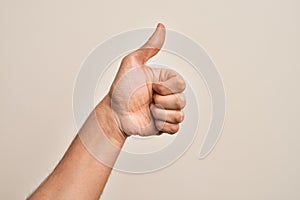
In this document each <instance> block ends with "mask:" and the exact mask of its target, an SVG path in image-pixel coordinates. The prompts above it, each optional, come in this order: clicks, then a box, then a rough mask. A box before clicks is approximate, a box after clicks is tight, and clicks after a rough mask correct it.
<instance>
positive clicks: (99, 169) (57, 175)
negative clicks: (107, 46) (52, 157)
mask: <svg viewBox="0 0 300 200" xmlns="http://www.w3.org/2000/svg"><path fill="white" fill-rule="evenodd" d="M93 113H94V114H95V118H93V117H91V116H92V115H91V116H90V117H89V119H88V120H87V121H86V122H85V125H84V126H83V128H82V129H81V130H80V133H79V135H80V136H79V135H77V136H76V137H75V139H74V141H73V142H72V144H71V145H70V147H69V149H68V150H67V152H66V153H65V155H64V157H63V158H62V160H61V161H60V163H59V164H58V166H57V167H56V168H55V170H54V171H53V172H52V173H51V175H50V176H49V177H48V178H47V179H46V180H45V181H44V182H43V183H42V184H41V186H40V187H39V188H38V189H37V190H36V191H35V192H34V193H33V194H32V195H31V197H29V199H30V200H35V199H39V200H41V199H56V200H57V199H78V200H81V199H99V197H100V195H101V193H102V191H103V189H104V186H105V183H106V181H107V179H108V177H109V175H110V173H111V169H112V168H111V167H112V166H113V164H114V162H115V160H116V159H117V156H118V154H119V151H120V149H121V147H122V146H123V144H124V142H125V137H123V136H122V135H120V132H119V131H120V130H118V128H117V126H115V122H114V121H113V118H112V113H111V110H110V108H109V99H107V98H105V99H103V101H102V102H101V103H100V104H99V105H98V106H97V107H96V108H95V110H94V111H93ZM95 119H96V120H98V121H95ZM97 122H99V125H100V126H101V127H104V128H102V130H103V132H98V131H96V130H95V129H94V127H95V126H94V125H95V123H97ZM102 133H105V134H102ZM80 138H82V139H80ZM87 138H88V139H89V140H91V141H93V142H95V143H97V144H96V145H97V146H96V147H93V146H92V147H91V146H90V145H91V144H89V143H90V142H89V141H88V140H86V139H87ZM99 140H100V141H99ZM104 141H106V142H104ZM83 142H85V143H86V144H84V143H83ZM110 142H111V144H112V146H113V148H112V146H110V145H108V144H110ZM107 143H108V144H107ZM92 145H93V144H92ZM90 147H91V148H92V149H90ZM96 150H99V151H101V152H102V153H99V152H96V153H98V154H97V155H102V156H105V157H106V158H104V159H107V160H103V162H104V163H102V162H101V161H99V160H100V159H97V158H99V157H97V155H96V156H95V155H92V154H91V153H95V152H91V151H96Z"/></svg>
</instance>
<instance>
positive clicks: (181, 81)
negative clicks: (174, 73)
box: [177, 76, 186, 91]
mask: <svg viewBox="0 0 300 200" xmlns="http://www.w3.org/2000/svg"><path fill="white" fill-rule="evenodd" d="M177 87H178V89H179V90H180V91H183V90H184V89H185V87H186V83H185V81H184V79H183V78H182V77H181V76H180V77H179V78H178V80H177Z"/></svg>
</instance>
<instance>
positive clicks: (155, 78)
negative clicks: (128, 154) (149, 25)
mask: <svg viewBox="0 0 300 200" xmlns="http://www.w3.org/2000/svg"><path fill="white" fill-rule="evenodd" d="M165 34H166V30H165V27H164V25H162V24H158V26H157V28H156V30H155V32H154V33H153V35H152V36H151V37H150V38H149V40H148V41H147V42H146V43H145V44H144V45H143V46H142V47H141V48H139V49H137V50H136V51H134V52H132V53H130V54H129V55H127V56H125V57H124V58H123V60H122V62H121V65H120V68H119V71H118V73H117V75H116V77H115V79H114V81H113V83H112V86H111V88H110V91H109V93H108V96H109V99H110V100H111V109H112V112H113V116H114V119H115V120H116V122H117V124H118V126H119V129H120V130H121V131H122V133H123V134H124V135H126V136H130V135H140V136H150V135H157V134H161V133H168V134H174V133H176V132H177V131H178V130H179V123H180V122H182V121H183V119H184V113H183V111H182V109H183V108H184V106H185V103H186V101H185V97H184V94H183V91H184V89H185V81H184V79H183V78H182V76H181V75H179V74H178V73H177V72H175V71H174V70H170V69H163V68H151V67H149V66H147V65H146V62H147V61H148V60H149V59H150V58H151V57H153V56H155V55H156V54H157V53H158V52H159V51H160V49H161V47H162V45H163V43H164V40H165Z"/></svg>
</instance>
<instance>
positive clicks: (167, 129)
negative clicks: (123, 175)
mask: <svg viewBox="0 0 300 200" xmlns="http://www.w3.org/2000/svg"><path fill="white" fill-rule="evenodd" d="M164 39H165V27H164V26H163V25H162V24H159V25H158V26H157V29H156V31H155V32H154V33H153V35H152V36H151V37H150V38H149V40H148V41H147V42H146V43H145V44H144V45H143V46H142V47H141V48H139V49H137V50H136V51H134V52H132V53H130V54H129V55H127V56H125V57H124V58H123V60H122V62H121V65H120V68H119V71H118V73H117V75H116V77H115V79H114V81H113V84H112V86H111V88H110V91H109V93H108V94H107V95H106V96H105V98H104V99H103V100H102V101H101V102H100V103H99V104H98V105H97V106H96V107H95V109H94V111H93V112H94V113H95V114H96V119H97V120H96V121H97V123H98V124H99V125H100V127H101V128H102V131H103V133H104V134H105V137H106V138H107V139H108V140H109V141H110V142H111V143H112V144H114V146H115V147H117V151H116V152H111V153H110V151H111V150H110V149H109V148H107V147H105V146H100V148H99V149H100V151H103V152H105V154H106V155H109V156H110V160H111V161H112V165H113V163H114V162H115V160H116V159H117V157H118V154H119V151H120V150H121V148H122V146H123V144H124V142H125V140H126V138H127V137H129V136H130V135H141V136H150V135H159V134H161V133H168V134H175V133H176V132H177V131H178V130H179V123H180V122H182V120H183V118H184V115H183V112H182V109H183V107H184V106H185V98H184V95H183V93H182V92H183V90H184V89H185V82H184V80H183V78H182V77H181V76H180V75H179V74H178V73H176V72H175V71H173V70H169V69H155V68H150V67H148V66H146V62H147V61H148V60H149V59H150V58H151V57H153V56H154V55H156V54H157V53H158V52H159V50H160V49H161V47H162V45H163V42H164ZM124 88H125V89H124ZM86 123H88V120H87V122H86ZM81 131H89V129H82V130H81ZM93 134H95V138H96V134H97V133H90V135H91V136H92V137H93ZM99 145H101V141H100V142H99ZM111 170H112V166H109V165H106V164H103V163H101V162H99V159H97V158H95V156H92V154H91V153H90V152H89V149H88V146H87V145H84V144H83V142H82V140H81V139H80V137H79V136H76V137H75V139H74V141H73V142H72V144H71V145H70V147H69V149H68V150H67V152H66V153H65V155H64V157H63V158H62V160H61V161H60V162H59V164H58V165H57V167H56V168H55V170H54V171H53V172H52V173H51V174H50V175H49V177H48V178H47V179H46V180H45V181H44V182H43V183H42V184H41V185H40V186H39V187H38V188H37V190H36V191H35V192H34V193H33V194H32V195H31V196H30V197H29V198H28V199H30V200H35V199H39V200H44V199H49V200H50V199H51V200H52V199H55V200H60V199H72V200H86V199H88V200H90V199H91V200H93V199H99V198H100V196H101V193H102V192H103V189H104V187H105V184H106V182H107V180H108V178H109V175H110V173H111Z"/></svg>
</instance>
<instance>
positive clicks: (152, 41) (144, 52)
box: [134, 23, 166, 64]
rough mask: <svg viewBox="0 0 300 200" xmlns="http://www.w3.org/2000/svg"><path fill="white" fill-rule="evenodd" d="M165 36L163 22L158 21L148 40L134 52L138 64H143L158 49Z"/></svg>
mask: <svg viewBox="0 0 300 200" xmlns="http://www.w3.org/2000/svg"><path fill="white" fill-rule="evenodd" d="M165 36H166V28H165V26H164V25H163V24H161V23H159V24H158V25H157V27H156V29H155V31H154V33H153V34H152V35H151V37H150V38H149V39H148V41H147V42H146V43H145V44H144V45H143V46H142V47H140V48H139V49H138V50H136V51H135V52H134V54H135V55H136V59H137V60H138V61H139V63H140V64H145V63H146V62H147V61H148V60H149V59H150V58H152V57H153V56H155V55H156V54H157V53H158V52H159V51H160V49H161V48H162V46H163V44H164V41H165Z"/></svg>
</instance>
